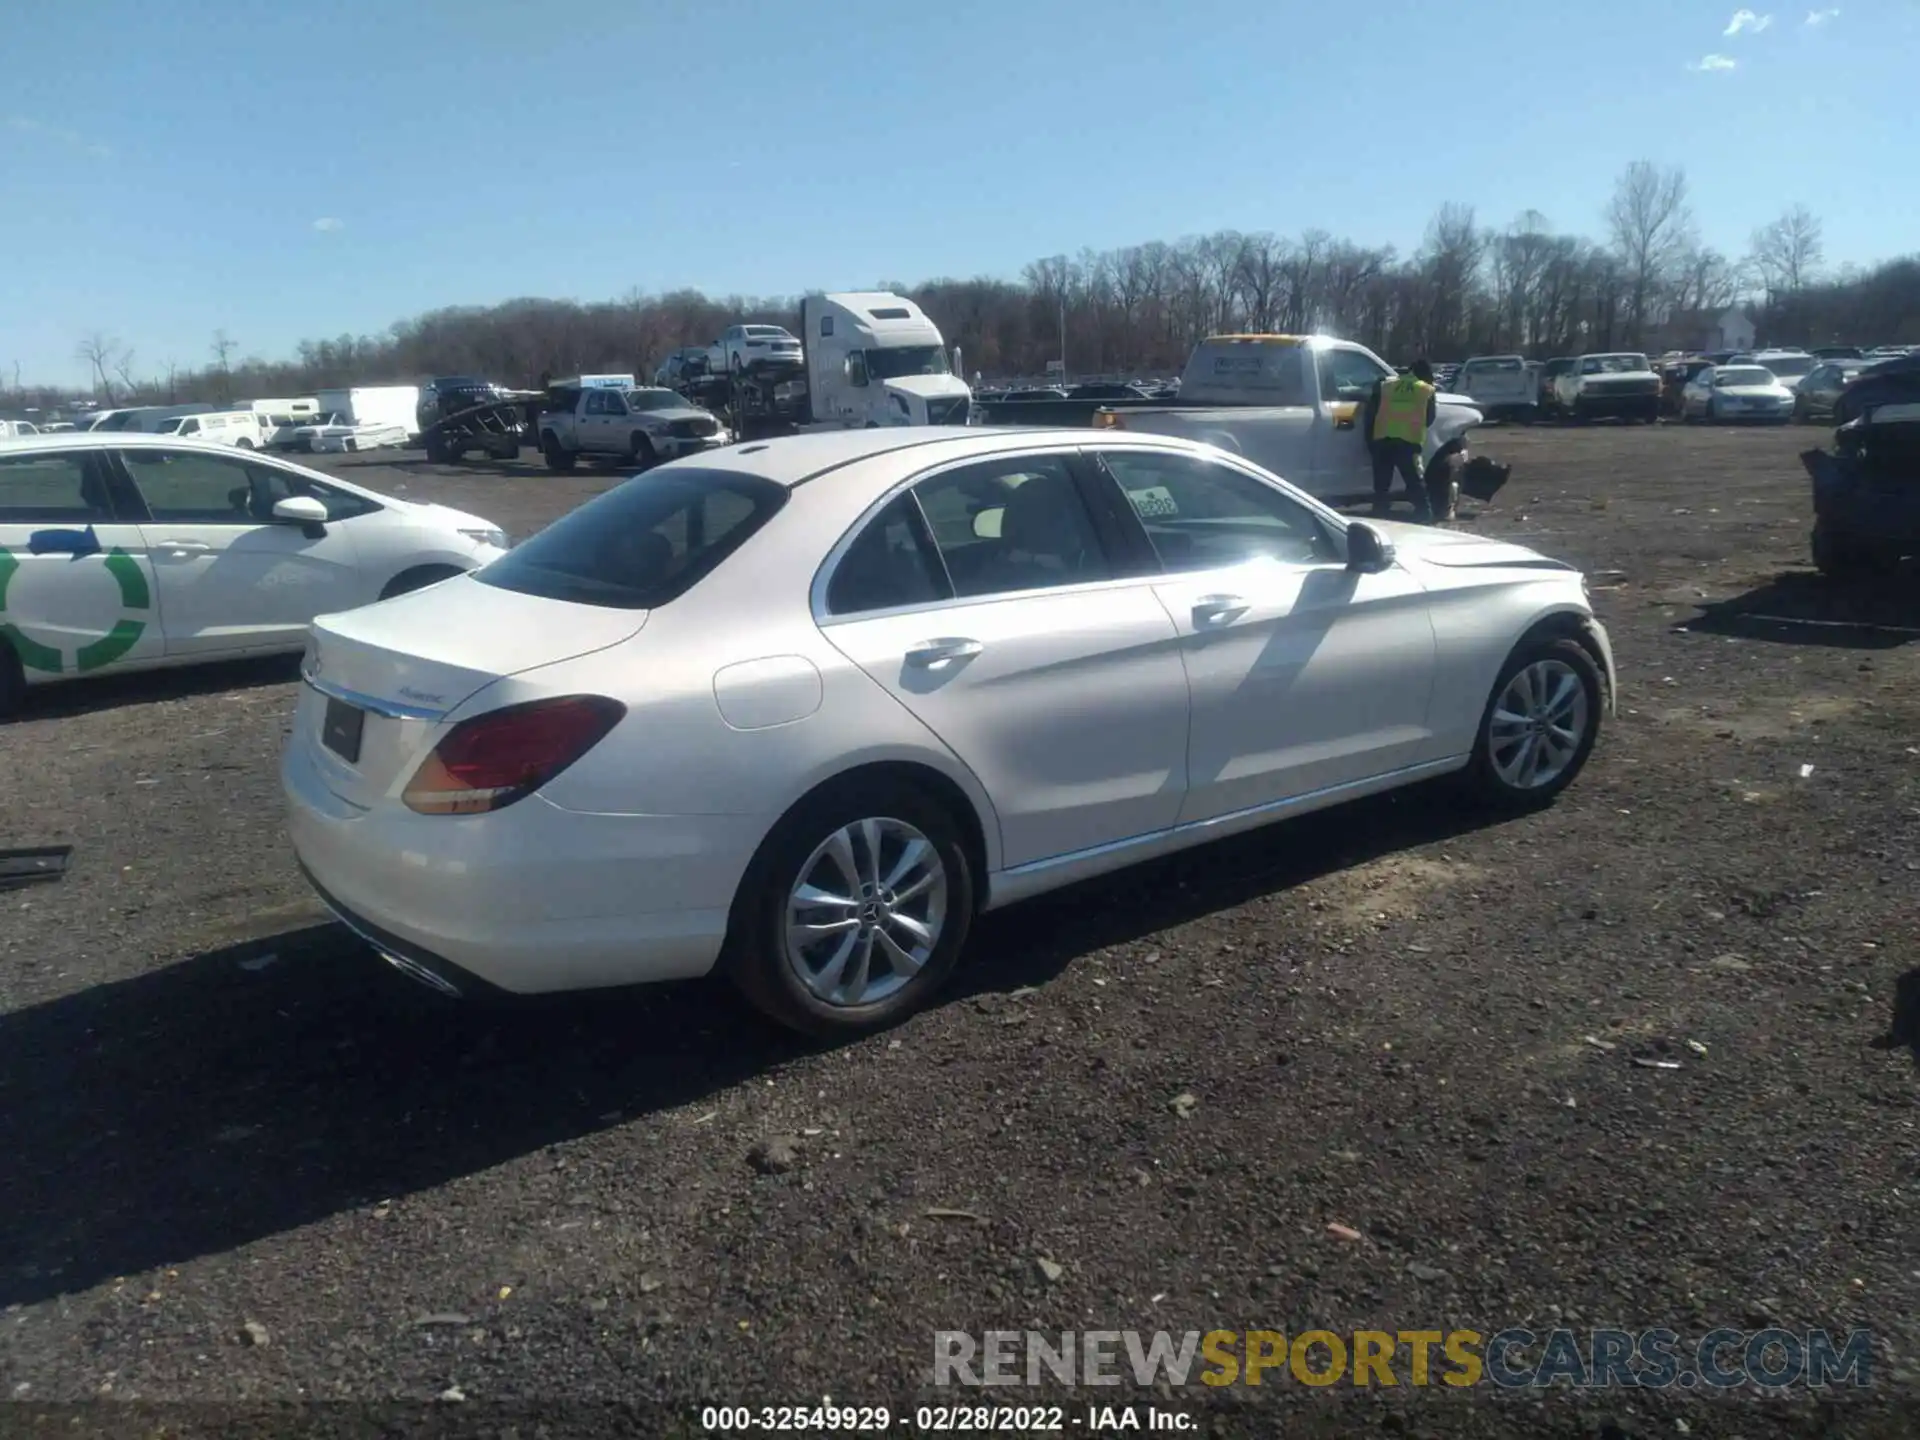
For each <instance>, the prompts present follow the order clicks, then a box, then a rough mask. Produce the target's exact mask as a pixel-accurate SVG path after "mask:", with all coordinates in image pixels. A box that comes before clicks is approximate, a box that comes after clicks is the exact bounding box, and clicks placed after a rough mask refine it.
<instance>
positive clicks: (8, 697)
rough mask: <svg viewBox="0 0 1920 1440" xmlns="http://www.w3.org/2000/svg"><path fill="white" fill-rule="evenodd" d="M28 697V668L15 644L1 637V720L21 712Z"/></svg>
mask: <svg viewBox="0 0 1920 1440" xmlns="http://www.w3.org/2000/svg"><path fill="white" fill-rule="evenodd" d="M26 698H27V670H26V667H25V666H24V665H22V664H21V663H20V657H19V656H18V655H16V654H14V652H13V646H11V645H10V644H8V643H7V641H6V640H5V638H4V637H0V720H7V719H10V718H12V717H13V716H14V715H16V714H17V713H19V710H20V706H21V705H22V704H23V703H24V702H25V700H26Z"/></svg>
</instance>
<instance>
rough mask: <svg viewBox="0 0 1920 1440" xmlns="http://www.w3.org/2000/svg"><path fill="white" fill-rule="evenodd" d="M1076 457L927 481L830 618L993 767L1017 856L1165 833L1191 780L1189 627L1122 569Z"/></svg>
mask: <svg viewBox="0 0 1920 1440" xmlns="http://www.w3.org/2000/svg"><path fill="white" fill-rule="evenodd" d="M1075 468H1076V467H1075V464H1074V461H1073V460H1072V459H1071V452H1066V451H1057V452H1054V453H1051V454H1028V455H1024V456H1002V457H996V458H995V459H993V460H990V461H984V462H977V463H973V464H969V465H964V466H960V467H958V468H954V469H949V470H946V471H943V472H940V473H938V474H936V475H934V476H932V477H930V478H928V479H927V480H925V481H923V482H921V483H920V484H919V485H918V486H916V487H915V489H914V490H913V491H912V492H910V493H907V494H905V495H903V496H902V497H901V498H900V499H899V500H897V501H895V502H894V504H892V505H891V506H889V507H888V508H887V509H886V510H883V511H882V512H881V513H880V514H879V515H878V516H877V517H876V518H875V519H874V520H872V521H871V522H870V523H869V525H868V527H867V529H866V530H865V531H863V532H862V534H861V536H860V537H859V539H858V540H857V541H856V542H855V544H854V545H853V546H852V548H851V549H849V551H848V552H847V554H846V555H845V556H844V558H843V559H842V560H841V562H840V564H839V565H838V567H837V568H836V571H835V574H834V577H833V579H832V581H831V583H830V584H829V587H828V591H827V596H826V601H825V603H826V607H827V610H828V611H829V613H828V614H826V615H824V616H822V623H823V627H824V633H825V634H826V635H827V637H828V638H829V639H830V640H831V641H832V642H833V644H834V645H835V646H837V647H838V648H839V649H840V651H841V652H842V653H843V654H845V655H846V656H847V657H848V658H849V659H851V660H852V661H854V663H856V664H857V665H859V666H860V668H861V669H863V670H864V671H866V672H867V674H868V675H870V676H871V677H872V678H873V680H874V681H875V682H876V683H877V684H879V685H881V686H882V687H884V688H885V689H886V690H887V691H888V692H889V693H890V694H891V695H893V696H894V698H895V699H897V700H898V701H899V702H900V703H901V704H902V705H904V706H905V707H906V708H907V709H908V710H910V711H912V712H913V714H914V715H916V716H917V717H919V719H920V720H921V721H922V722H923V723H924V724H925V725H926V726H927V728H928V729H929V730H930V731H932V732H933V734H934V735H936V736H937V737H938V738H939V739H940V740H941V741H942V742H943V743H944V744H945V745H946V746H947V747H948V748H949V749H950V750H951V751H952V752H953V753H954V754H955V755H956V756H958V758H959V759H960V761H961V762H962V763H963V764H965V765H966V766H967V767H968V768H969V769H971V770H972V771H973V773H974V775H975V776H976V777H978V779H979V781H980V783H981V785H982V786H983V787H984V788H985V789H986V791H987V794H988V796H989V797H990V798H991V800H992V802H993V805H994V808H995V810H996V811H997V812H998V815H999V819H1000V835H1001V849H1002V860H1003V863H1004V864H1005V865H1006V866H1008V867H1012V866H1017V865H1024V864H1027V863H1029V862H1032V861H1035V860H1044V859H1048V858H1051V857H1054V856H1061V855H1068V854H1072V853H1074V852H1077V851H1082V850H1087V849H1090V848H1092V847H1095V846H1099V845H1107V844H1112V843H1114V842H1116V841H1120V840H1127V839H1131V838H1133V837H1135V836H1138V835H1143V834H1147V833H1150V832H1153V831H1156V830H1162V829H1165V828H1166V827H1168V826H1170V825H1171V824H1172V823H1173V822H1174V819H1175V818H1176V816H1177V815H1178V814H1179V811H1180V802H1181V797H1182V795H1183V793H1184V791H1185V788H1186V776H1185V769H1186V745H1187V682H1186V676H1185V673H1184V671H1183V669H1182V667H1181V663H1180V655H1179V641H1178V637H1177V635H1176V633H1175V630H1174V627H1173V625H1172V623H1171V622H1170V621H1169V620H1168V619H1167V614H1166V611H1165V610H1164V609H1163V608H1162V607H1161V605H1160V602H1159V601H1158V600H1157V599H1156V598H1155V596H1154V593H1153V586H1152V582H1151V580H1150V579H1147V578H1136V579H1123V578H1116V577H1117V568H1116V566H1115V564H1114V562H1113V560H1112V558H1111V557H1110V554H1109V551H1108V549H1107V548H1106V547H1105V546H1104V545H1103V544H1102V542H1101V540H1100V538H1099V537H1098V535H1097V534H1096V531H1095V528H1094V525H1093V522H1092V520H1091V518H1090V515H1089V511H1088V508H1087V505H1086V502H1085V500H1084V498H1083V495H1082V490H1081V487H1080V484H1079V483H1078V481H1077V480H1076V478H1075ZM923 515H924V520H923V519H922V516H923Z"/></svg>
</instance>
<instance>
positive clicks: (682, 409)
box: [635, 405, 720, 423]
mask: <svg viewBox="0 0 1920 1440" xmlns="http://www.w3.org/2000/svg"><path fill="white" fill-rule="evenodd" d="M635 418H637V419H639V420H642V421H646V420H712V421H714V422H716V423H718V421H719V418H720V417H719V416H717V415H715V414H714V413H713V412H712V411H711V410H702V409H701V408H700V407H699V406H698V405H680V406H676V407H675V408H674V409H672V410H643V411H641V412H640V413H639V415H638V416H637V417H635Z"/></svg>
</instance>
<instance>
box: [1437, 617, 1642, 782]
mask: <svg viewBox="0 0 1920 1440" xmlns="http://www.w3.org/2000/svg"><path fill="white" fill-rule="evenodd" d="M1568 680H1571V681H1572V682H1573V683H1574V686H1575V688H1574V689H1573V690H1571V691H1565V690H1563V688H1562V687H1563V683H1564V682H1565V681H1568ZM1543 686H1544V687H1545V689H1544V692H1543V689H1542V687H1543ZM1606 699H1607V694H1606V681H1605V680H1604V679H1603V678H1602V677H1601V674H1600V667H1599V665H1598V664H1596V663H1595V661H1594V658H1593V656H1592V655H1590V654H1588V653H1587V649H1586V647H1585V646H1583V645H1582V644H1581V643H1580V642H1579V641H1577V640H1572V639H1569V638H1567V637H1566V636H1564V635H1559V636H1542V637H1540V638H1538V639H1533V640H1527V641H1523V642H1522V643H1521V644H1520V645H1519V646H1517V647H1516V648H1515V649H1514V652H1513V653H1512V654H1511V655H1509V656H1508V657H1507V663H1506V664H1504V665H1502V666H1501V667H1500V675H1499V678H1498V679H1496V680H1495V681H1494V683H1493V693H1492V694H1490V695H1489V696H1488V697H1487V706H1486V709H1485V711H1484V712H1483V713H1482V714H1481V716H1480V729H1479V733H1478V734H1477V735H1476V736H1475V737H1474V742H1473V758H1472V759H1471V760H1469V761H1468V763H1467V769H1466V772H1465V775H1464V777H1463V778H1464V780H1465V783H1466V788H1467V792H1468V794H1469V795H1470V796H1471V797H1472V798H1473V799H1474V800H1475V801H1477V802H1479V803H1480V804H1482V805H1485V806H1488V807H1489V808H1492V809H1497V810H1507V811H1525V810H1537V809H1539V808H1541V807H1542V806H1545V805H1550V804H1552V803H1553V800H1554V798H1555V797H1556V796H1558V795H1559V794H1560V792H1561V791H1562V790H1564V789H1566V788H1567V786H1569V785H1571V784H1572V783H1573V781H1574V778H1575V777H1576V776H1577V775H1579V773H1580V771H1581V770H1582V769H1583V768H1584V767H1585V765H1586V763H1587V757H1588V756H1589V755H1591V754H1592V753H1593V747H1594V743H1595V741H1597V740H1598V739H1599V738H1600V716H1601V713H1602V711H1603V710H1604V709H1605V708H1606ZM1502 717H1518V718H1519V719H1520V720H1521V721H1523V722H1524V723H1523V724H1520V725H1516V724H1515V723H1513V721H1512V720H1511V719H1503V718H1502ZM1556 718H1559V719H1564V720H1570V721H1572V722H1573V724H1570V725H1564V726H1558V727H1552V728H1549V729H1543V728H1542V725H1543V724H1544V723H1545V722H1548V721H1551V720H1553V719H1556ZM1563 730H1564V731H1572V732H1573V733H1574V736H1575V738H1574V739H1573V740H1572V742H1571V746H1572V748H1571V750H1570V751H1567V750H1566V749H1565V747H1564V745H1560V746H1555V745H1552V744H1551V743H1549V741H1548V738H1547V737H1548V736H1549V735H1551V734H1553V733H1556V731H1563ZM1496 732H1498V733H1496ZM1529 739H1530V740H1531V742H1532V744H1531V747H1529V746H1528V741H1529ZM1542 755H1544V756H1545V757H1547V758H1549V759H1551V760H1553V761H1555V765H1554V768H1553V769H1552V771H1551V773H1549V774H1546V775H1542V774H1541V773H1540V767H1538V766H1537V765H1533V766H1532V768H1531V772H1530V764H1531V762H1532V759H1533V758H1534V757H1540V756H1542Z"/></svg>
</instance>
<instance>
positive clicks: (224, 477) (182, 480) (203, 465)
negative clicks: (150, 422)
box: [120, 450, 258, 525]
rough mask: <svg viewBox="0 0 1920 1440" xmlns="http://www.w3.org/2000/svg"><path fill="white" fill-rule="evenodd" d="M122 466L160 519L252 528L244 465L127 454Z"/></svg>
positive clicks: (168, 454)
mask: <svg viewBox="0 0 1920 1440" xmlns="http://www.w3.org/2000/svg"><path fill="white" fill-rule="evenodd" d="M120 460H121V463H122V464H124V465H125V466H126V467H127V473H128V474H129V475H131V476H132V477H133V483H134V484H135V485H137V486H138V487H139V489H140V495H141V498H143V499H144V500H145V501H146V502H147V510H148V512H149V513H150V514H151V515H152V516H153V518H154V519H155V520H161V521H166V520H171V521H173V522H175V523H176V524H182V525H192V524H197V525H252V524H256V523H258V522H256V521H255V519H254V517H253V511H252V489H253V487H252V480H251V477H250V476H249V475H248V467H247V465H246V464H245V462H243V461H241V460H238V459H234V460H228V459H226V458H225V457H223V456H219V455H199V454H195V453H193V452H191V451H186V450H123V451H121V452H120Z"/></svg>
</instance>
